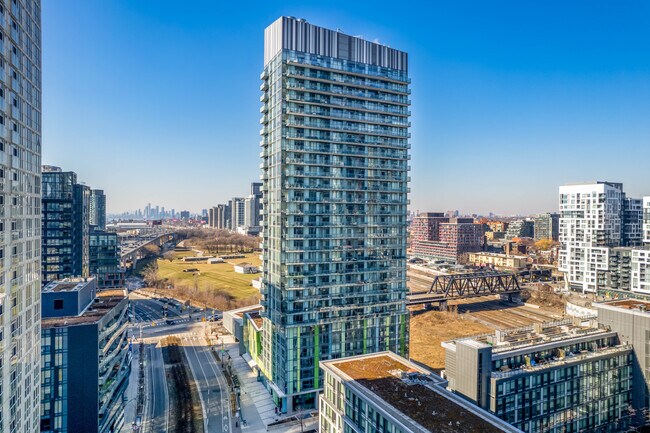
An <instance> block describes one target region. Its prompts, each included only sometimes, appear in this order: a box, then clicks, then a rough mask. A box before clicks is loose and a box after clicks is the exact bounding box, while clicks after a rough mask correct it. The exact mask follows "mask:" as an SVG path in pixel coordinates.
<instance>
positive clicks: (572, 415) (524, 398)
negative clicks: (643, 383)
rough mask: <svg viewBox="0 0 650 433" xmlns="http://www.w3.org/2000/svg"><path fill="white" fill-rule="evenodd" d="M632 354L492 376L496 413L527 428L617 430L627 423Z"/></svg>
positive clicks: (531, 432)
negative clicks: (498, 376) (514, 374)
mask: <svg viewBox="0 0 650 433" xmlns="http://www.w3.org/2000/svg"><path fill="white" fill-rule="evenodd" d="M632 385H633V382H632V354H631V352H630V351H628V352H627V353H620V352H619V353H617V354H615V355H613V356H608V357H605V358H601V359H594V360H589V361H586V362H582V363H580V364H576V365H571V366H562V367H559V368H549V369H545V370H541V371H539V372H537V373H534V374H526V375H519V376H513V377H509V378H506V379H499V380H496V381H495V383H494V384H493V391H495V393H494V403H496V407H494V412H495V414H496V415H497V416H498V417H499V418H502V419H503V420H505V421H507V422H509V423H510V424H512V425H514V426H515V427H517V428H519V429H521V430H523V431H525V432H528V433H538V432H545V433H546V432H548V433H571V432H587V431H599V432H618V431H625V429H626V428H627V427H628V426H629V424H630V418H631V417H630V415H631V414H630V412H629V407H630V403H631V400H632Z"/></svg>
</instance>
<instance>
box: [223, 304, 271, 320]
mask: <svg viewBox="0 0 650 433" xmlns="http://www.w3.org/2000/svg"><path fill="white" fill-rule="evenodd" d="M262 309H263V307H262V306H261V305H260V304H255V305H249V306H248V307H242V308H237V309H235V310H228V311H224V314H231V315H233V316H235V317H239V318H240V319H243V318H244V314H245V313H251V312H254V311H258V312H259V311H262Z"/></svg>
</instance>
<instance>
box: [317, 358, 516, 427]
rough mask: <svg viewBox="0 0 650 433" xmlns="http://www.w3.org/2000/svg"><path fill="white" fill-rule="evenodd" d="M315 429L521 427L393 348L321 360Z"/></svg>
mask: <svg viewBox="0 0 650 433" xmlns="http://www.w3.org/2000/svg"><path fill="white" fill-rule="evenodd" d="M320 364H321V368H322V370H323V374H324V376H325V380H324V384H325V389H324V392H323V393H322V394H321V395H320V402H319V403H320V404H319V411H318V416H319V432H320V433H345V432H357V431H362V432H364V431H365V432H375V431H377V432H379V431H382V432H387V433H388V432H391V433H397V432H400V433H424V432H443V431H444V432H447V433H466V432H482V433H498V432H509V433H515V432H521V430H519V429H517V428H515V427H513V426H511V425H509V424H508V423H506V422H504V421H503V420H501V419H499V418H497V417H496V416H494V415H493V414H491V413H489V412H488V411H485V410H483V409H481V408H479V407H478V406H475V405H473V404H471V403H469V402H467V401H466V400H464V399H462V398H460V397H459V396H457V395H455V394H453V393H451V392H449V391H447V390H445V386H446V384H447V382H446V381H445V380H444V379H442V378H441V377H440V376H437V375H435V374H433V373H432V372H430V371H429V370H426V369H424V368H422V367H421V366H419V365H417V364H414V363H413V362H411V361H409V360H407V359H405V358H402V357H401V356H398V355H395V354H394V353H392V352H380V353H374V354H369V355H359V356H352V357H349V358H344V359H332V360H329V361H321V363H320Z"/></svg>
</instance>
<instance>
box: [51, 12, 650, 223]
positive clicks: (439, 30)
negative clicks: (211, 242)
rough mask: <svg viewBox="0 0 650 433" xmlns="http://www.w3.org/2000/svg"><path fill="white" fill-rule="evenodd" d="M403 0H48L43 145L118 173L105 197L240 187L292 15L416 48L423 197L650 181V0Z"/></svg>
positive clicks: (100, 184)
mask: <svg viewBox="0 0 650 433" xmlns="http://www.w3.org/2000/svg"><path fill="white" fill-rule="evenodd" d="M384 5H385V7H384ZM393 6H394V5H392V4H390V3H387V2H377V3H376V7H373V8H371V9H368V8H367V7H365V5H363V4H356V3H354V2H342V1H332V2H328V3H327V4H323V3H322V2H319V3H310V2H307V3H305V2H298V1H286V2H281V3H273V2H270V3H269V2H264V3H257V4H255V5H254V6H253V7H251V6H250V5H246V7H242V6H240V5H239V4H236V3H220V2H212V1H194V2H191V3H188V4H187V5H184V7H183V8H178V7H177V4H176V2H173V3H172V2H171V1H169V0H161V1H156V2H151V1H148V2H147V1H143V2H130V1H127V0H114V1H111V2H88V1H83V0H60V1H57V2H44V4H43V40H44V41H45V42H44V49H43V69H44V70H47V71H48V73H47V74H44V76H43V113H44V123H43V138H44V141H43V163H44V164H52V165H57V166H61V167H63V168H64V169H65V170H71V171H75V172H77V173H78V175H79V179H80V181H83V182H86V183H87V184H89V185H93V186H94V187H97V188H102V189H104V190H105V192H106V195H107V210H108V212H109V213H116V212H123V211H126V210H133V209H136V208H141V207H143V206H144V205H146V203H147V202H152V203H153V202H156V203H159V204H161V206H162V205H163V204H164V206H165V207H166V208H172V207H173V208H175V209H177V210H181V209H188V210H192V211H200V210H202V209H205V208H209V207H210V206H214V205H216V204H218V203H223V202H225V201H226V200H228V198H230V197H232V196H233V195H237V194H240V193H241V192H243V191H245V190H246V185H247V184H249V183H250V182H251V181H253V180H255V179H257V178H258V175H259V163H260V158H259V151H260V148H259V129H260V125H259V123H258V121H259V117H260V113H259V107H260V103H259V96H260V91H259V85H260V83H261V82H260V80H259V70H260V69H261V66H262V65H261V60H260V59H261V58H262V41H263V30H264V28H265V27H266V26H267V25H269V24H270V23H271V22H273V21H274V20H275V19H277V18H278V17H279V16H281V15H293V16H297V17H301V18H305V19H307V20H308V21H309V22H312V23H314V24H317V25H321V26H325V27H328V26H329V27H333V28H338V27H341V30H343V31H344V32H346V33H348V34H352V35H363V36H364V37H365V38H366V39H368V40H374V39H376V38H377V37H379V36H381V38H380V42H381V41H382V40H386V41H390V42H391V44H392V45H394V46H395V47H399V48H400V49H403V50H405V51H407V52H409V54H410V57H409V64H410V65H411V68H410V71H409V75H410V76H411V77H412V95H411V99H412V102H413V103H412V112H413V115H412V124H413V126H412V128H411V133H412V138H411V143H412V161H411V166H412V170H411V177H412V182H411V191H412V193H411V194H410V200H411V205H410V209H411V210H413V211H416V210H420V211H445V210H449V209H458V210H460V211H461V213H482V214H487V213H489V212H494V213H495V214H503V215H508V214H534V213H541V212H548V211H557V209H558V194H557V187H558V186H559V185H563V184H567V183H575V182H581V181H585V182H588V181H594V180H609V181H616V182H622V183H623V184H624V185H625V189H626V191H628V193H629V194H630V195H631V196H637V197H640V196H643V195H648V194H650V185H648V179H647V168H646V167H645V166H644V163H645V161H648V160H649V158H650V146H648V138H650V122H647V119H648V118H649V117H650V79H649V78H650V58H648V56H641V55H638V53H641V52H644V51H645V49H646V47H647V45H648V43H649V42H650V34H648V33H647V31H646V29H647V28H648V26H649V25H650V18H648V17H650V5H649V4H647V3H644V2H641V1H636V2H628V3H625V4H620V5H616V8H613V7H611V3H606V2H589V3H586V2H575V3H570V4H567V3H565V2H560V1H551V2H546V3H544V7H543V8H541V7H538V6H535V5H525V4H520V3H518V2H508V1H504V2H500V3H498V4H473V5H472V6H471V8H470V7H468V6H466V5H463V4H459V3H453V4H442V3H437V2H433V3H429V4H427V5H422V4H420V3H418V6H417V7H408V5H404V7H400V8H397V9H396V8H394V7H393ZM224 16H227V17H228V19H225V20H224V19H217V18H219V17H224ZM603 29H607V31H603ZM80 34H83V35H84V37H83V38H82V37H79V35H80ZM71 52H74V53H76V55H75V56H74V58H70V55H69V53H71ZM172 52H173V53H174V55H173V56H171V55H170V53H172ZM224 59H231V60H232V61H231V60H229V61H228V62H224ZM225 65H227V67H225ZM161 89H164V91H161Z"/></svg>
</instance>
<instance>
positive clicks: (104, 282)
mask: <svg viewBox="0 0 650 433" xmlns="http://www.w3.org/2000/svg"><path fill="white" fill-rule="evenodd" d="M89 248H90V256H89V257H90V259H89V273H90V275H91V276H93V277H95V278H96V279H97V287H98V288H99V289H114V288H123V287H124V277H125V272H126V270H125V269H124V268H123V267H121V266H120V258H121V257H120V244H119V240H118V236H117V233H116V232H106V231H102V230H92V231H91V232H90V241H89Z"/></svg>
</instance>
